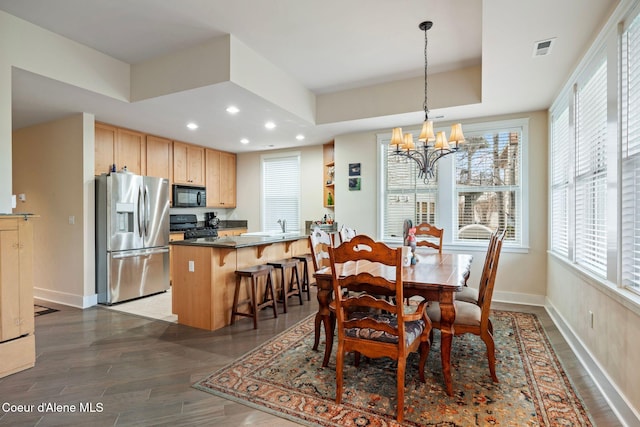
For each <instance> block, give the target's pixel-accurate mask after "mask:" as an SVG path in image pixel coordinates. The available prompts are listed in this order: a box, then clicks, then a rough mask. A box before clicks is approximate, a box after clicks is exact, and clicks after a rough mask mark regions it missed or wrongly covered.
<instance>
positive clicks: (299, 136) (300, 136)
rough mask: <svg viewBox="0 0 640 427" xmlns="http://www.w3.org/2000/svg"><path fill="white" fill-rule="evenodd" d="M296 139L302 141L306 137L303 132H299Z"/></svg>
mask: <svg viewBox="0 0 640 427" xmlns="http://www.w3.org/2000/svg"><path fill="white" fill-rule="evenodd" d="M296 139H297V140H298V141H302V140H303V139H304V135H303V134H301V133H299V134H298V135H296Z"/></svg>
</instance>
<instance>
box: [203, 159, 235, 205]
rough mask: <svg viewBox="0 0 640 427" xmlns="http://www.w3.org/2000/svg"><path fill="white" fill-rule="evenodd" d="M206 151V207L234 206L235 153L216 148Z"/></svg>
mask: <svg viewBox="0 0 640 427" xmlns="http://www.w3.org/2000/svg"><path fill="white" fill-rule="evenodd" d="M205 152H206V175H205V176H206V186H207V207H210V208H235V207H236V155H235V154H233V153H227V152H224V151H217V150H209V149H207V150H205Z"/></svg>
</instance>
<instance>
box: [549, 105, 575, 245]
mask: <svg viewBox="0 0 640 427" xmlns="http://www.w3.org/2000/svg"><path fill="white" fill-rule="evenodd" d="M571 148H572V144H571V141H570V140H569V107H568V106H567V107H565V109H564V110H563V111H561V112H560V114H559V115H557V116H556V115H554V116H553V118H552V122H551V250H552V251H554V252H556V253H557V254H559V255H562V256H565V257H566V256H568V255H569V168H570V163H569V149H571Z"/></svg>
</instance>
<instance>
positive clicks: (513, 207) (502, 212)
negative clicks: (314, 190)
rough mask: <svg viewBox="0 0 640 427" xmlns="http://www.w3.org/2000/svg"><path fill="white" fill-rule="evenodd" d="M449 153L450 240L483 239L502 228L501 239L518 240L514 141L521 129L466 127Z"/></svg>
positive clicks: (518, 196) (517, 157) (516, 149)
mask: <svg viewBox="0 0 640 427" xmlns="http://www.w3.org/2000/svg"><path fill="white" fill-rule="evenodd" d="M465 138H466V141H465V143H464V144H463V145H462V147H461V148H460V150H459V151H458V152H457V153H456V155H455V178H456V180H455V182H456V186H455V194H456V202H457V203H456V208H457V215H455V217H454V218H455V227H454V229H455V230H457V233H456V234H455V235H454V236H453V237H454V241H457V242H468V241H477V240H488V239H489V237H490V235H491V233H492V232H493V231H494V230H496V229H500V230H504V229H505V228H506V230H507V234H506V235H505V241H509V240H510V241H511V242H515V243H517V244H518V245H519V244H520V243H521V241H522V227H521V224H522V219H521V210H522V195H521V190H520V182H521V176H520V156H521V154H520V151H521V150H520V146H521V140H522V129H521V128H514V129H496V130H490V131H485V132H473V131H467V132H466V135H465Z"/></svg>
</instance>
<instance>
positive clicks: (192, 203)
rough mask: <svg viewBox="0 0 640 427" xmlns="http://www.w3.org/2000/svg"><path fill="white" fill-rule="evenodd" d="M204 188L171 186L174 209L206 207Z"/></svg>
mask: <svg viewBox="0 0 640 427" xmlns="http://www.w3.org/2000/svg"><path fill="white" fill-rule="evenodd" d="M206 194H207V193H206V191H205V187H195V186H190V185H177V184H174V185H173V207H174V208H203V207H205V206H207V197H206Z"/></svg>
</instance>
